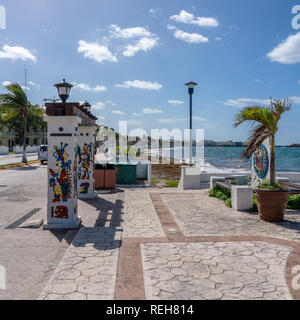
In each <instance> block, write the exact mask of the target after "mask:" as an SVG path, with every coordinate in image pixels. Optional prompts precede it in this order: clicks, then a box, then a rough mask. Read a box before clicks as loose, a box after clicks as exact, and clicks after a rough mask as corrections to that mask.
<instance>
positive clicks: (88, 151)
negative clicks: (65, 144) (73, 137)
mask: <svg viewBox="0 0 300 320" xmlns="http://www.w3.org/2000/svg"><path fill="white" fill-rule="evenodd" d="M78 151H79V159H78V165H79V168H78V179H80V180H89V179H90V168H91V165H92V158H91V157H92V143H90V144H87V143H85V144H84V145H83V146H82V148H81V149H80V148H78Z"/></svg>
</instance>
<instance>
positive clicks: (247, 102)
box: [220, 96, 300, 108]
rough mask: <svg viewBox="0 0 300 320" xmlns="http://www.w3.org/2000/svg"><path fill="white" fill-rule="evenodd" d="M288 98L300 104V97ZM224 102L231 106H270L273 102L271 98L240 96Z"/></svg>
mask: <svg viewBox="0 0 300 320" xmlns="http://www.w3.org/2000/svg"><path fill="white" fill-rule="evenodd" d="M288 99H289V100H290V102H292V103H295V104H300V97H295V96H294V97H289V98H288ZM220 103H224V102H221V101H220ZM224 104H225V106H229V107H236V108H243V107H246V106H251V105H263V106H270V104H271V102H270V99H256V98H254V99H252V98H239V99H229V100H228V101H226V102H225V103H224Z"/></svg>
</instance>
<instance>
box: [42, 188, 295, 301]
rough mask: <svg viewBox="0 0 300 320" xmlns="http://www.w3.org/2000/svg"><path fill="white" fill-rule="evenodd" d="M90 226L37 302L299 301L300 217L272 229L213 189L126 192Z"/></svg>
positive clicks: (94, 211)
mask: <svg viewBox="0 0 300 320" xmlns="http://www.w3.org/2000/svg"><path fill="white" fill-rule="evenodd" d="M79 212H84V216H85V217H89V218H88V219H89V220H88V222H87V223H86V222H85V221H83V224H84V227H83V228H81V230H80V231H79V233H78V234H77V236H76V238H75V239H74V240H73V242H72V244H71V245H70V247H69V248H68V250H67V252H66V254H65V256H64V257H63V259H62V260H61V262H60V263H59V265H58V267H57V268H56V270H55V272H54V273H53V275H52V277H51V279H50V280H49V282H48V284H47V286H46V287H45V289H44V290H43V292H42V293H41V295H40V299H76V300H77V299H80V300H81V299H99V300H101V299H117V300H119V299H159V300H166V299H168V300H169V299H175V300H177V299H178V300H179V299H180V300H194V299H197V300H198V299H200V300H201V299H242V300H248V299H263V300H279V299H283V300H289V299H300V296H299V292H298V291H296V290H295V289H293V286H292V285H291V282H292V279H293V277H294V276H295V275H294V274H292V268H293V267H294V266H295V265H300V234H299V230H300V212H295V211H291V212H288V214H287V217H286V220H287V221H286V222H283V223H277V224H271V223H266V222H263V221H260V220H259V218H258V216H257V215H254V214H249V213H241V212H235V211H234V210H232V209H229V208H227V207H225V206H224V204H223V203H222V202H219V201H218V200H217V199H214V198H209V197H208V196H207V190H202V191H180V190H177V189H154V188H146V189H126V190H119V192H118V193H113V194H108V195H98V198H97V199H96V200H92V201H85V202H83V201H80V206H79Z"/></svg>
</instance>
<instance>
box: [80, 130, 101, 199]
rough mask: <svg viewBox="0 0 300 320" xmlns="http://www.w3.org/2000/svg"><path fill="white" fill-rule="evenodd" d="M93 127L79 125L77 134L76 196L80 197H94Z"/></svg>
mask: <svg viewBox="0 0 300 320" xmlns="http://www.w3.org/2000/svg"><path fill="white" fill-rule="evenodd" d="M94 159H95V127H94V126H93V125H92V126H79V136H78V181H77V188H78V196H79V198H81V199H89V198H94V197H95V196H96V192H95V176H94Z"/></svg>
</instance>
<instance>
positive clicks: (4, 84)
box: [2, 81, 12, 87]
mask: <svg viewBox="0 0 300 320" xmlns="http://www.w3.org/2000/svg"><path fill="white" fill-rule="evenodd" d="M11 83H12V82H11V81H3V82H2V85H3V87H6V86H9V85H10V84H11Z"/></svg>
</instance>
